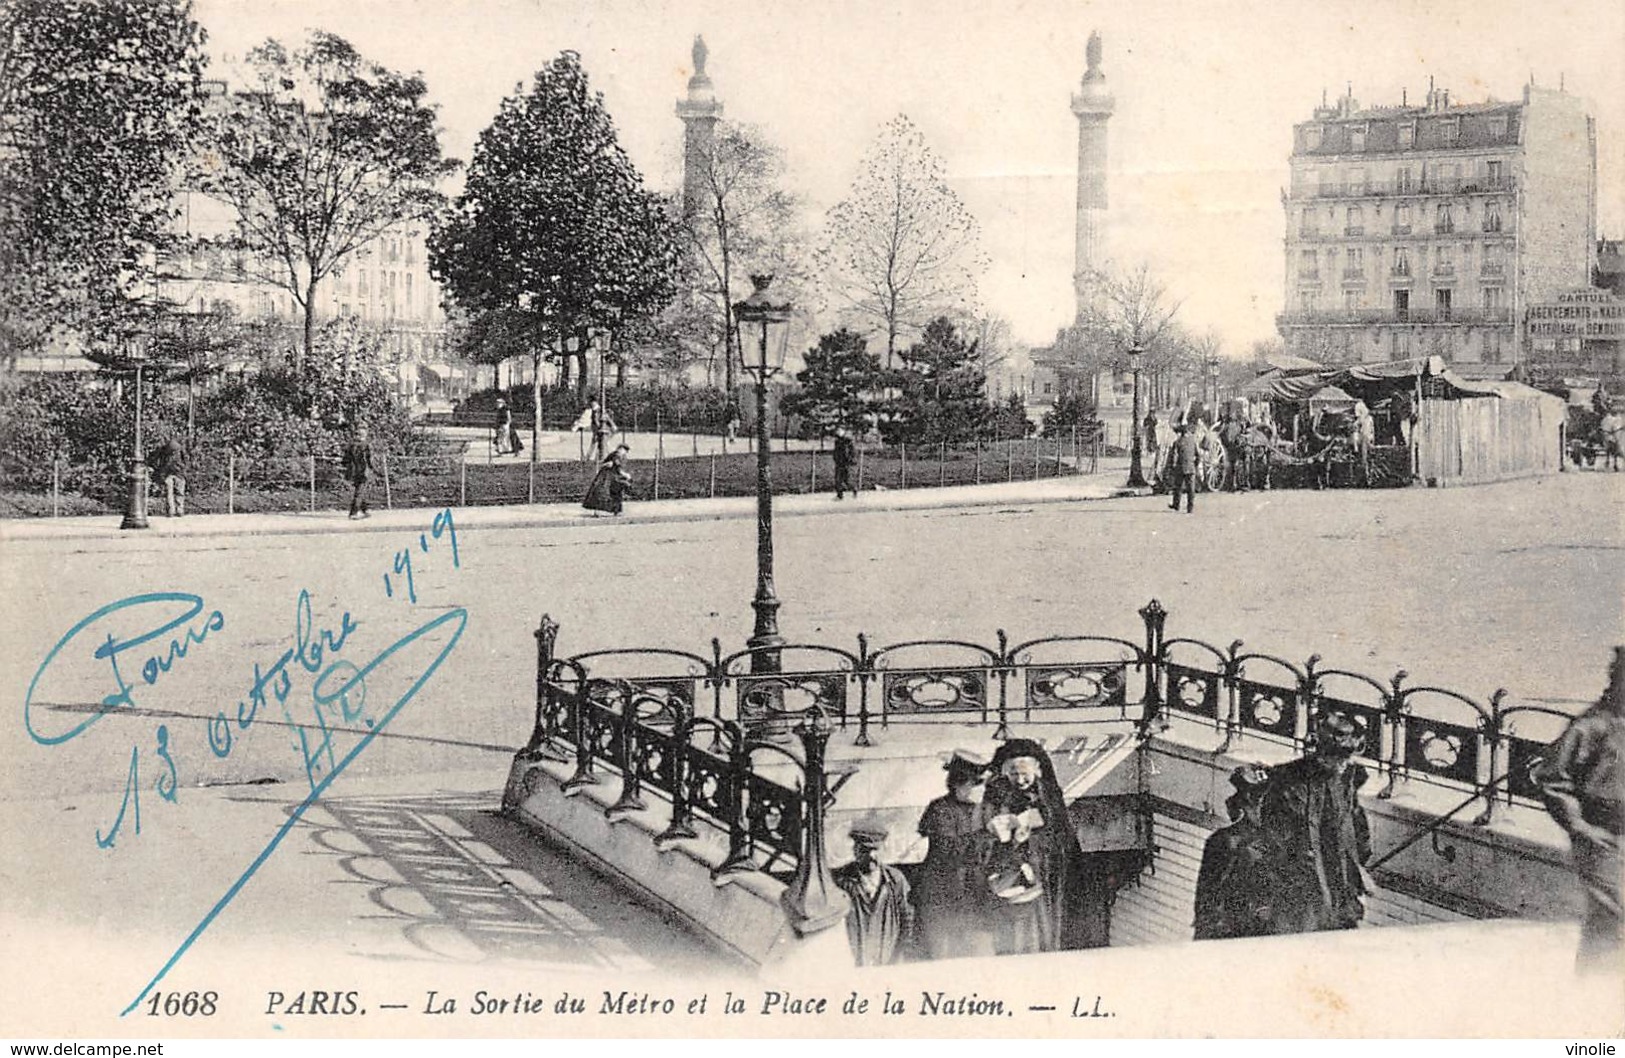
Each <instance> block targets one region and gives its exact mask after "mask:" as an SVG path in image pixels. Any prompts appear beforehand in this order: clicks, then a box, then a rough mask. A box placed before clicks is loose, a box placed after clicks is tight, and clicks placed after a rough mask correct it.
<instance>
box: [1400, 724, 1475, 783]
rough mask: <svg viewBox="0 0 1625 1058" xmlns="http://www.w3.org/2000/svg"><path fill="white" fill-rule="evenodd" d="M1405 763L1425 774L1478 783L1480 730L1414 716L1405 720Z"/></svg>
mask: <svg viewBox="0 0 1625 1058" xmlns="http://www.w3.org/2000/svg"><path fill="white" fill-rule="evenodd" d="M1403 761H1404V764H1405V766H1406V767H1407V768H1410V769H1411V770H1412V771H1419V772H1421V773H1422V774H1423V775H1427V776H1437V777H1439V778H1443V779H1453V780H1455V781H1456V782H1459V783H1465V784H1466V785H1468V786H1474V785H1477V783H1478V732H1477V730H1476V729H1474V728H1471V727H1464V726H1462V725H1461V724H1451V723H1445V722H1442V721H1438V720H1431V719H1429V718H1427V717H1421V716H1411V717H1408V718H1407V719H1406V721H1405V755H1404V757H1403Z"/></svg>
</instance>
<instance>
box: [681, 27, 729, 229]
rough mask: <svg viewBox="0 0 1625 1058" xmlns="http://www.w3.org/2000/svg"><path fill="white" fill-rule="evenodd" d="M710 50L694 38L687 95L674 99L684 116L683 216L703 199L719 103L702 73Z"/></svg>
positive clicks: (720, 111) (703, 40) (694, 208)
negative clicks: (692, 70)
mask: <svg viewBox="0 0 1625 1058" xmlns="http://www.w3.org/2000/svg"><path fill="white" fill-rule="evenodd" d="M707 54H709V52H708V51H707V49H706V47H705V38H704V37H700V36H695V38H694V76H692V77H690V78H689V79H688V98H687V99H679V100H678V101H677V116H678V117H680V118H682V119H683V216H684V217H685V218H686V217H690V216H692V215H693V214H694V211H695V210H696V209H698V208H699V207H700V203H701V202H703V201H704V200H705V189H704V183H703V181H704V178H705V166H706V159H707V158H708V157H709V156H710V154H711V143H712V140H713V139H714V138H715V136H716V130H717V121H718V120H719V119H720V118H721V117H722V104H721V103H720V102H718V101H717V94H716V89H715V88H714V87H713V86H712V84H711V78H709V77H707V76H706V73H705V59H706V56H707Z"/></svg>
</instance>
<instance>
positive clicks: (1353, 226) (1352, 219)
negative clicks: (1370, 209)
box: [1343, 206, 1365, 235]
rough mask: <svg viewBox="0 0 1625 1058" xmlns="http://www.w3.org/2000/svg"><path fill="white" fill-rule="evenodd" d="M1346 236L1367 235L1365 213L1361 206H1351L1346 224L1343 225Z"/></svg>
mask: <svg viewBox="0 0 1625 1058" xmlns="http://www.w3.org/2000/svg"><path fill="white" fill-rule="evenodd" d="M1343 234H1344V235H1364V234H1365V212H1364V211H1363V210H1362V209H1360V207H1359V206H1350V207H1349V208H1348V214H1347V219H1346V222H1345V223H1344V225H1343Z"/></svg>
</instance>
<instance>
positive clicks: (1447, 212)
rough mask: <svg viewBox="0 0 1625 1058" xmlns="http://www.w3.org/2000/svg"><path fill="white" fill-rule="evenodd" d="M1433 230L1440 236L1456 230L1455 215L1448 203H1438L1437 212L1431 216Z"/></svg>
mask: <svg viewBox="0 0 1625 1058" xmlns="http://www.w3.org/2000/svg"><path fill="white" fill-rule="evenodd" d="M1433 230H1434V231H1435V232H1436V233H1438V234H1440V235H1445V234H1448V233H1450V232H1453V231H1455V230H1456V215H1455V212H1454V211H1453V210H1452V209H1451V208H1450V203H1448V202H1441V203H1439V205H1438V208H1437V212H1436V213H1434V215H1433Z"/></svg>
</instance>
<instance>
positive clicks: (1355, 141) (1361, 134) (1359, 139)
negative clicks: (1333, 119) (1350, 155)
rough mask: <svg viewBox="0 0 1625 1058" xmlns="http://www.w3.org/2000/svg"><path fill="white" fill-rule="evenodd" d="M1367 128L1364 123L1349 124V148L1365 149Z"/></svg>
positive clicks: (1355, 149)
mask: <svg viewBox="0 0 1625 1058" xmlns="http://www.w3.org/2000/svg"><path fill="white" fill-rule="evenodd" d="M1365 130H1366V127H1365V126H1364V125H1350V126H1349V150H1351V151H1363V150H1365Z"/></svg>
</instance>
